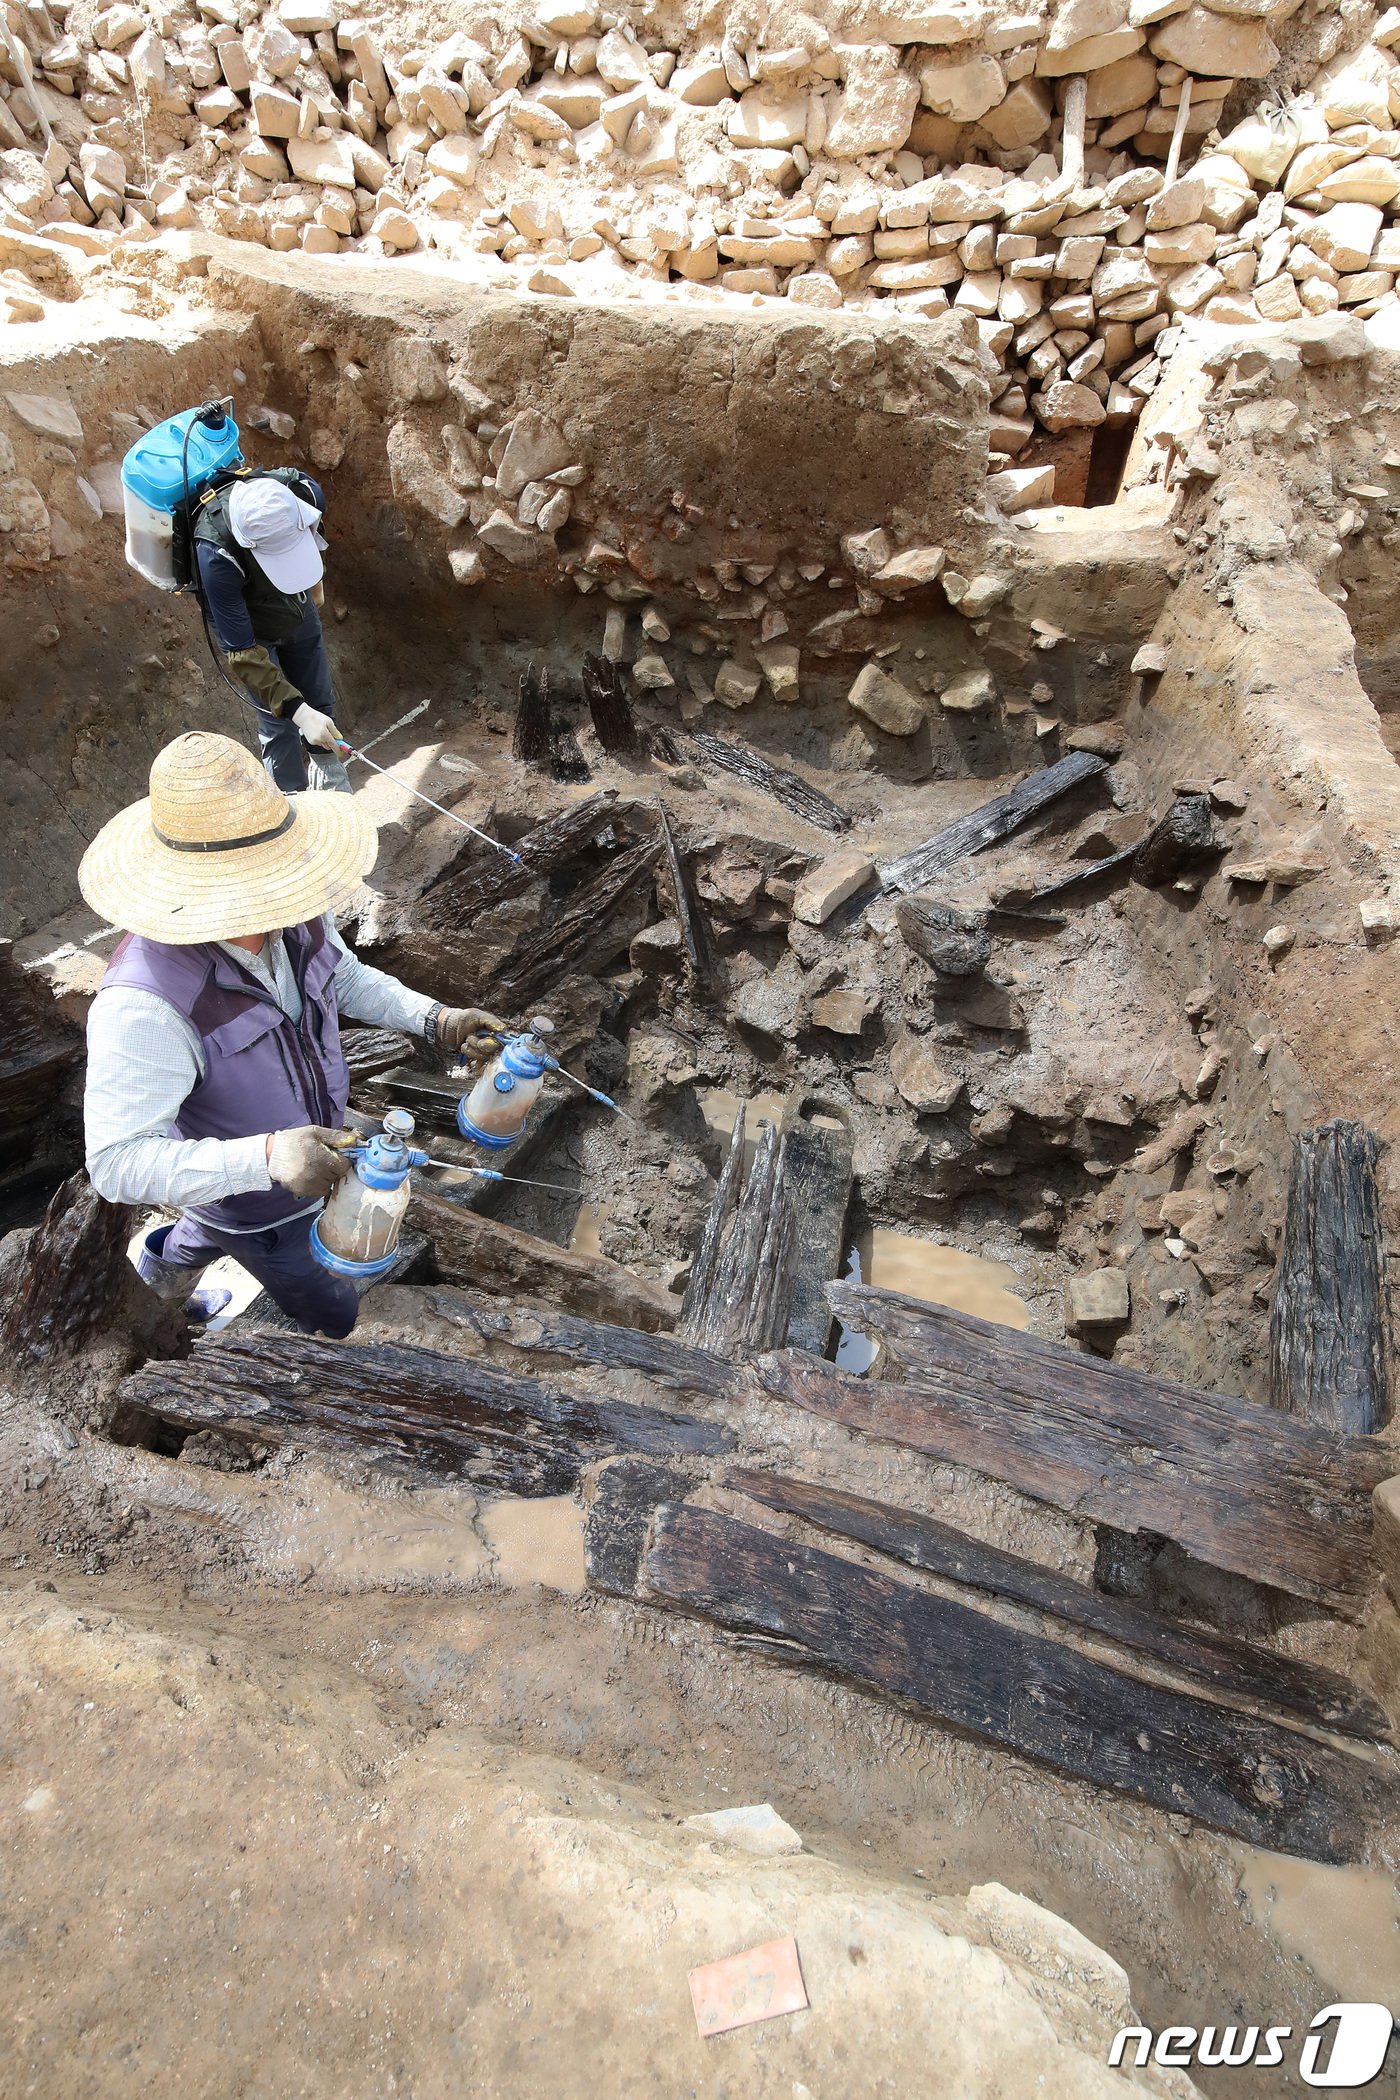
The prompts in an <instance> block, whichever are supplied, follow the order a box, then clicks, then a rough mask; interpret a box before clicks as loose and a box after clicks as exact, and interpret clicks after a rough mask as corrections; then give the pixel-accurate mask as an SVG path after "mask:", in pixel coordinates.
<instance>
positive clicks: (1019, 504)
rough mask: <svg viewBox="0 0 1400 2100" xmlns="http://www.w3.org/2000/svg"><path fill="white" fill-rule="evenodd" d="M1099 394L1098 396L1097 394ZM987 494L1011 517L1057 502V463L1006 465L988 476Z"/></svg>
mask: <svg viewBox="0 0 1400 2100" xmlns="http://www.w3.org/2000/svg"><path fill="white" fill-rule="evenodd" d="M1052 391H1053V389H1052ZM1043 398H1044V397H1043V396H1042V399H1043ZM1095 398H1096V399H1097V396H1096V397H1095ZM987 494H988V496H989V497H990V499H991V501H992V502H993V503H995V504H996V506H997V508H998V509H999V510H1001V511H1003V512H1004V513H1005V514H1006V516H1007V517H1014V516H1015V515H1016V513H1017V512H1018V511H1022V510H1035V509H1037V508H1038V507H1039V506H1040V505H1042V504H1046V503H1053V502H1054V500H1055V468H1054V465H1053V463H1052V462H1051V461H1049V460H1047V461H1045V462H1044V463H1043V464H1042V465H1041V466H1038V467H1003V468H1002V469H1001V471H1000V473H997V474H989V475H988V476H987Z"/></svg>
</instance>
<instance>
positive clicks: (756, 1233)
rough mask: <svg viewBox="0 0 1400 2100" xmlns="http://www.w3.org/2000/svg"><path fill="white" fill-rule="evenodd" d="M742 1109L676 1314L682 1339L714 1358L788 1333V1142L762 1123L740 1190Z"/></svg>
mask: <svg viewBox="0 0 1400 2100" xmlns="http://www.w3.org/2000/svg"><path fill="white" fill-rule="evenodd" d="M743 1124H744V1119H743V1114H742V1112H741V1113H740V1114H739V1116H738V1117H737V1118H736V1120H735V1124H734V1134H733V1137H732V1138H731V1140H730V1146H729V1156H728V1158H727V1159H726V1161H725V1165H724V1171H723V1173H722V1174H721V1176H720V1182H719V1187H718V1189H717V1191H716V1193H715V1200H714V1202H713V1204H712V1205H711V1207H710V1215H709V1217H708V1218H707V1219H706V1222H705V1229H704V1231H703V1233H702V1235H701V1240H700V1246H699V1248H698V1250H697V1252H696V1257H695V1263H694V1267H693V1268H692V1271H691V1281H690V1287H689V1288H688V1289H687V1291H686V1295H685V1305H684V1309H683V1312H682V1319H681V1333H682V1335H683V1337H684V1339H685V1340H686V1341H687V1342H691V1343H693V1344H695V1345H696V1346H697V1347H699V1348H704V1349H709V1350H712V1351H714V1353H715V1354H716V1355H719V1356H730V1357H736V1358H737V1357H739V1356H743V1355H747V1354H750V1353H752V1352H753V1351H754V1350H756V1349H771V1348H772V1347H773V1346H774V1345H775V1344H780V1343H781V1342H782V1341H783V1339H784V1337H785V1336H786V1334H787V1323H788V1314H789V1311H790V1308H791V1304H792V1280H793V1270H794V1261H795V1255H796V1232H797V1224H796V1216H795V1209H794V1204H793V1198H792V1192H791V1189H790V1187H789V1185H788V1178H787V1151H786V1141H785V1140H784V1138H783V1136H782V1133H781V1131H780V1130H779V1128H778V1125H777V1124H776V1123H765V1124H764V1125H763V1127H762V1135H761V1136H760V1138H759V1141H758V1147H757V1150H756V1151H755V1153H754V1158H753V1164H752V1166H751V1167H750V1168H749V1171H748V1175H747V1177H746V1179H745V1180H744V1183H743V1191H742V1194H739V1193H737V1192H738V1189H739V1166H740V1162H741V1160H742V1157H743V1150H744V1127H743Z"/></svg>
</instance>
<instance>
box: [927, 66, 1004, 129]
mask: <svg viewBox="0 0 1400 2100" xmlns="http://www.w3.org/2000/svg"><path fill="white" fill-rule="evenodd" d="M1005 94H1006V76H1005V74H1004V73H1003V72H1002V70H1001V67H1000V66H999V65H998V64H997V62H996V60H995V59H994V58H990V57H988V56H987V55H986V54H985V53H983V54H981V55H979V56H978V57H976V58H968V59H964V60H963V61H962V62H961V63H960V64H951V63H950V64H945V65H931V66H925V67H924V69H923V71H922V73H920V75H919V99H920V100H921V101H922V102H925V103H927V105H928V107H929V108H930V109H932V110H936V111H937V112H938V114H939V115H940V116H944V117H951V118H952V120H953V122H954V123H955V124H975V123H976V122H977V120H978V118H979V117H985V116H986V115H987V113H988V111H989V110H993V109H995V108H996V106H997V104H998V103H999V102H1001V101H1002V100H1003V99H1004V97H1005Z"/></svg>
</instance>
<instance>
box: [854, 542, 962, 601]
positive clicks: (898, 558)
mask: <svg viewBox="0 0 1400 2100" xmlns="http://www.w3.org/2000/svg"><path fill="white" fill-rule="evenodd" d="M945 560H946V556H945V555H944V552H943V549H942V548H941V547H905V548H903V549H902V550H901V551H900V552H899V553H898V554H892V555H891V556H890V558H889V560H888V561H887V562H885V563H884V565H883V566H882V567H881V568H878V569H877V570H876V571H875V574H874V576H873V577H872V578H871V581H872V582H873V583H874V585H875V587H876V589H877V590H880V591H884V592H887V593H889V594H890V595H893V594H894V593H895V592H897V591H913V590H920V589H922V588H923V586H924V585H925V584H930V583H935V582H937V580H938V578H939V576H940V575H941V574H942V571H943V564H944V561H945Z"/></svg>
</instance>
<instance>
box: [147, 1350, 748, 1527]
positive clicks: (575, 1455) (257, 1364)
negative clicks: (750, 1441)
mask: <svg viewBox="0 0 1400 2100" xmlns="http://www.w3.org/2000/svg"><path fill="white" fill-rule="evenodd" d="M118 1399H119V1401H120V1403H121V1405H122V1406H123V1408H125V1409H128V1410H134V1411H135V1412H136V1414H137V1415H144V1416H152V1415H153V1416H155V1417H156V1418H157V1419H158V1420H160V1421H163V1422H169V1423H173V1424H174V1425H175V1426H176V1427H177V1428H180V1429H188V1430H194V1429H222V1430H227V1431H229V1432H230V1433H231V1434H233V1435H236V1436H246V1437H254V1438H257V1439H258V1440H259V1441H260V1442H263V1443H271V1444H281V1443H284V1442H290V1443H296V1444H305V1445H309V1446H318V1447H325V1448H333V1449H358V1450H360V1451H363V1450H365V1449H366V1447H368V1448H370V1449H372V1450H373V1451H374V1452H375V1453H376V1454H379V1455H382V1456H390V1457H394V1458H397V1459H400V1460H403V1461H406V1462H408V1463H409V1464H412V1465H415V1466H422V1467H425V1468H427V1469H429V1470H431V1471H434V1472H439V1473H449V1474H454V1475H458V1476H460V1477H462V1478H464V1479H469V1480H475V1481H479V1482H480V1483H482V1484H483V1485H486V1486H490V1487H493V1488H497V1489H500V1490H501V1491H503V1492H510V1493H512V1494H526V1495H556V1494H564V1493H567V1492H568V1491H569V1490H570V1489H571V1488H573V1487H574V1486H575V1485H576V1484H577V1481H578V1475H579V1468H580V1466H581V1465H582V1464H583V1463H584V1461H585V1459H589V1458H602V1457H606V1456H608V1455H609V1454H611V1453H615V1452H624V1451H632V1452H638V1453H643V1454H648V1455H651V1456H659V1457H667V1456H671V1455H673V1454H678V1453H689V1454H694V1455H713V1454H715V1453H718V1452H722V1451H727V1450H732V1448H733V1445H734V1438H733V1436H732V1435H731V1433H730V1432H729V1431H728V1430H726V1429H723V1428H721V1427H719V1426H718V1425H717V1424H715V1423H711V1422H702V1421H700V1420H698V1419H697V1418H696V1417H695V1416H692V1415H685V1414H672V1413H668V1412H666V1411H665V1410H663V1409H661V1408H655V1407H638V1406H635V1405H634V1404H633V1403H632V1402H630V1401H625V1400H608V1399H601V1398H591V1397H589V1398H581V1397H580V1396H579V1395H577V1394H575V1393H568V1392H565V1391H563V1390H562V1389H561V1388H558V1387H553V1386H547V1385H543V1384H541V1383H540V1382H539V1381H538V1380H537V1379H533V1378H523V1377H520V1376H518V1375H516V1374H513V1373H512V1372H509V1371H504V1370H499V1369H497V1368H496V1367H495V1366H493V1365H490V1364H484V1363H482V1362H480V1361H479V1360H478V1359H475V1358H470V1357H458V1356H447V1355H444V1354H443V1353H442V1352H441V1351H439V1350H436V1349H419V1348H413V1347H409V1346H408V1345H406V1344H399V1343H388V1342H372V1343H357V1342H326V1341H321V1340H319V1339H315V1338H313V1337H311V1336H309V1335H284V1334H272V1333H268V1332H267V1331H265V1330H264V1331H259V1332H255V1333H252V1334H248V1335H246V1336H245V1335H239V1334H237V1332H236V1331H230V1332H228V1333H226V1334H223V1335H215V1336H210V1337H209V1338H208V1339H207V1340H205V1341H202V1342H200V1343H198V1344H197V1345H196V1348H195V1351H194V1354H193V1355H192V1356H191V1357H190V1358H189V1360H188V1361H187V1362H186V1363H183V1364H147V1365H146V1366H145V1367H144V1368H143V1369H142V1370H140V1371H138V1372H137V1373H136V1374H135V1376H134V1377H131V1378H128V1379H127V1380H126V1381H125V1382H124V1383H123V1385H122V1386H121V1388H120V1391H119V1394H118Z"/></svg>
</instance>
